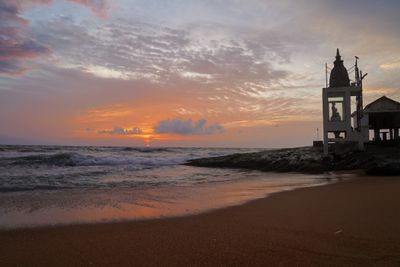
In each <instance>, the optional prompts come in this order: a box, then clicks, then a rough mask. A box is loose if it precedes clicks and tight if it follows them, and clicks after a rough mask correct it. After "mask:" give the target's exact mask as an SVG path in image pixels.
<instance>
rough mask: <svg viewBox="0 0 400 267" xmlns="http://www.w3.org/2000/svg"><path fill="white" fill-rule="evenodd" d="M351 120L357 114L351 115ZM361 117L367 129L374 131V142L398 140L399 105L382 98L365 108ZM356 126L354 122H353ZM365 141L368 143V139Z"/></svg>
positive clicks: (399, 123) (384, 97)
mask: <svg viewBox="0 0 400 267" xmlns="http://www.w3.org/2000/svg"><path fill="white" fill-rule="evenodd" d="M352 116H353V119H355V118H356V117H357V112H354V113H353V114H352ZM363 117H364V118H365V120H366V121H367V123H368V126H369V129H370V130H373V131H374V137H373V140H374V141H387V140H395V139H399V129H400V103H399V102H397V101H395V100H393V99H390V98H388V97H386V96H382V97H381V98H378V99H377V100H375V101H373V102H372V103H370V104H368V105H366V106H365V108H364V110H363ZM354 124H355V125H356V122H355V121H354ZM365 141H369V138H368V139H367V140H365Z"/></svg>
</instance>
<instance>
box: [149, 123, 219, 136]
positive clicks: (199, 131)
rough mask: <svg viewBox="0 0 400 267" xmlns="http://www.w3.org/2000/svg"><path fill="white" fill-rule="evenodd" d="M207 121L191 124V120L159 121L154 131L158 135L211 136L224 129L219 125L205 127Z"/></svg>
mask: <svg viewBox="0 0 400 267" xmlns="http://www.w3.org/2000/svg"><path fill="white" fill-rule="evenodd" d="M206 123H207V121H206V120H205V119H200V120H198V121H197V122H193V121H192V120H191V119H188V120H181V119H173V120H170V119H168V120H163V121H160V122H159V123H158V124H157V125H156V126H154V130H155V132H156V133H159V134H168V133H169V134H180V135H211V134H219V133H222V132H223V131H224V128H223V127H222V126H221V125H219V124H211V125H209V126H206Z"/></svg>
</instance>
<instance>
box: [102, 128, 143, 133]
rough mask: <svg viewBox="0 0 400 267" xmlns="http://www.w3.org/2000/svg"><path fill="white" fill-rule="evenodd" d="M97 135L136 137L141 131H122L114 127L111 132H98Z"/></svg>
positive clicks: (138, 129)
mask: <svg viewBox="0 0 400 267" xmlns="http://www.w3.org/2000/svg"><path fill="white" fill-rule="evenodd" d="M97 133H98V134H111V135H137V134H141V133H142V130H141V129H140V128H137V127H135V128H132V129H124V128H122V127H114V128H113V129H111V130H99V131H97Z"/></svg>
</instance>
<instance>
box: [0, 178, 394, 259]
mask: <svg viewBox="0 0 400 267" xmlns="http://www.w3.org/2000/svg"><path fill="white" fill-rule="evenodd" d="M399 194H400V179H399V177H391V178H388V177H360V178H355V179H352V180H350V181H344V182H339V183H336V184H330V185H326V186H320V187H311V188H303V189H297V190H294V191H290V192H283V193H277V194H273V195H271V196H269V197H267V198H264V199H260V200H255V201H252V202H250V203H247V204H244V205H241V206H236V207H230V208H225V209H221V210H216V211H212V212H209V213H205V214H201V215H195V216H187V217H180V218H171V219H161V220H145V221H134V222H124V223H107V224H87V225H71V226H57V227H46V228H34V229H18V230H11V231H2V232H0V265H1V266H400V213H399V211H400V201H399Z"/></svg>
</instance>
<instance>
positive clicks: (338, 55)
mask: <svg viewBox="0 0 400 267" xmlns="http://www.w3.org/2000/svg"><path fill="white" fill-rule="evenodd" d="M336 58H338V59H340V58H341V56H340V52H339V48H337V49H336Z"/></svg>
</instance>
